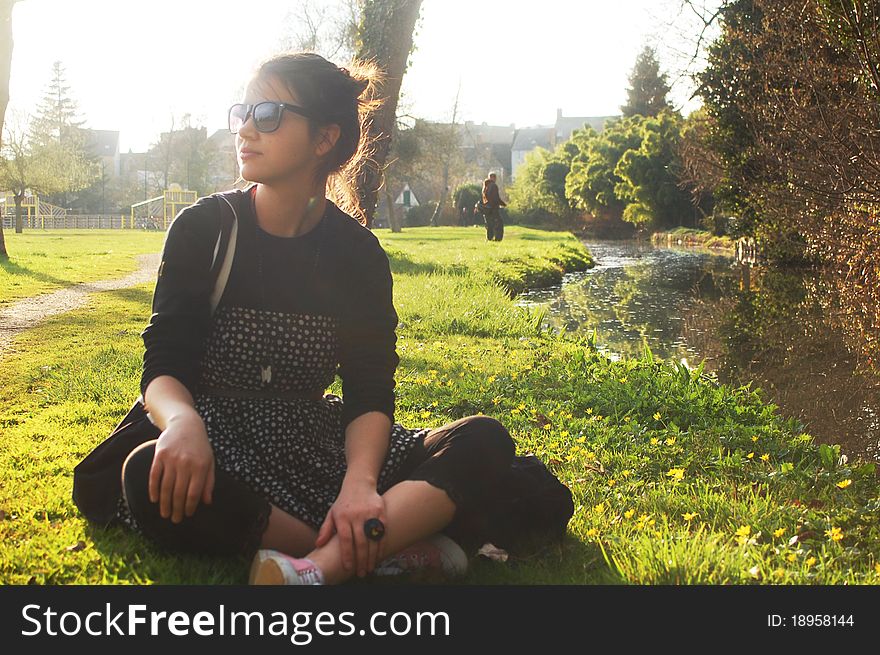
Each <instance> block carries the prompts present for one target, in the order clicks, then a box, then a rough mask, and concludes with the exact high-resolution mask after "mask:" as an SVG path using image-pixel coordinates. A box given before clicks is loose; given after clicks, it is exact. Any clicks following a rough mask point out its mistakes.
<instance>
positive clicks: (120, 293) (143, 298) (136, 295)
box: [104, 287, 153, 324]
mask: <svg viewBox="0 0 880 655" xmlns="http://www.w3.org/2000/svg"><path fill="white" fill-rule="evenodd" d="M104 293H109V294H112V295H113V296H115V297H116V298H119V299H120V300H124V301H126V302H130V303H132V304H137V305H144V304H146V305H147V306H149V305H150V304H151V303H152V302H153V290H152V289H142V288H139V287H128V288H127V289H110V290H108V291H105V292H104ZM149 318H150V317H149V315H147V316H144V320H145V321H146V320H149ZM145 324H146V323H145Z"/></svg>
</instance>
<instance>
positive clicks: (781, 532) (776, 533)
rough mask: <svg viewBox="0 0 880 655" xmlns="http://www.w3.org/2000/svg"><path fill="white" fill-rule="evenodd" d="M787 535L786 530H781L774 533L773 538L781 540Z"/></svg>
mask: <svg viewBox="0 0 880 655" xmlns="http://www.w3.org/2000/svg"><path fill="white" fill-rule="evenodd" d="M784 534H785V528H779V529H778V530H774V531H773V536H774V537H776V538H777V539H779V537H781V536H782V535H784Z"/></svg>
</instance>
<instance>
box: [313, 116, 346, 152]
mask: <svg viewBox="0 0 880 655" xmlns="http://www.w3.org/2000/svg"><path fill="white" fill-rule="evenodd" d="M341 132H342V130H341V129H340V127H339V126H338V125H336V124H335V123H331V124H330V125H325V126H324V127H322V128H321V129H320V130H319V131H318V143H317V145H316V146H315V154H316V155H318V157H323V156H324V155H326V154H327V153H328V152H330V151H331V150H333V147H334V146H335V145H336V142H337V141H339V135H340V134H341Z"/></svg>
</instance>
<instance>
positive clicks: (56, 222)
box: [3, 214, 156, 230]
mask: <svg viewBox="0 0 880 655" xmlns="http://www.w3.org/2000/svg"><path fill="white" fill-rule="evenodd" d="M22 225H23V226H24V228H25V229H30V230H127V229H145V228H146V229H156V228H155V227H152V226H149V227H147V226H145V225H143V221H138V220H137V219H132V217H131V216H122V215H120V214H115V215H108V214H102V215H96V214H91V215H73V214H67V215H66V216H23V217H22ZM3 229H4V230H14V229H15V216H8V215H7V216H3Z"/></svg>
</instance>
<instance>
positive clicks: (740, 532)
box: [736, 525, 752, 537]
mask: <svg viewBox="0 0 880 655" xmlns="http://www.w3.org/2000/svg"><path fill="white" fill-rule="evenodd" d="M750 534H752V526H750V525H744V526H742V527H739V528H737V529H736V536H737V537H748V536H749V535H750Z"/></svg>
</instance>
